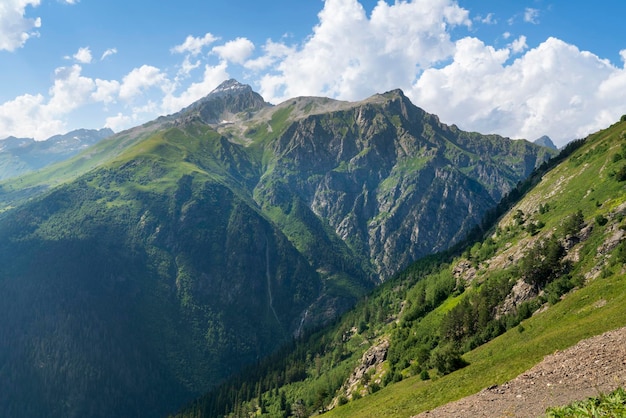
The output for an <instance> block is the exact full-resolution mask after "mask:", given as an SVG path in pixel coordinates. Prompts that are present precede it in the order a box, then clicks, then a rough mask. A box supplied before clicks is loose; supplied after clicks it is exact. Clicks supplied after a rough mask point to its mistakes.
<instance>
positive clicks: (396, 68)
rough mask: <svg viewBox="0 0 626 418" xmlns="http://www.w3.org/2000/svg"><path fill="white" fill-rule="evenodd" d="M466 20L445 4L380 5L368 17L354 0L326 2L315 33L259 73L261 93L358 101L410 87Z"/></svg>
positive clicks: (444, 52)
mask: <svg viewBox="0 0 626 418" xmlns="http://www.w3.org/2000/svg"><path fill="white" fill-rule="evenodd" d="M468 15H469V14H468V12H467V11H466V10H465V9H462V8H460V7H459V6H458V5H457V4H456V2H453V1H450V0H432V1H428V2H426V1H425V0H416V1H413V2H396V3H395V4H393V5H389V4H387V3H386V2H383V1H381V2H379V3H378V4H377V5H376V6H375V8H374V9H373V10H372V12H371V15H370V17H369V18H368V16H367V15H366V12H365V10H364V9H363V6H362V5H361V4H360V3H359V2H358V1H357V0H327V1H326V2H325V3H324V8H323V10H322V11H321V12H320V13H319V24H318V25H316V26H315V28H314V29H313V33H312V35H311V36H310V37H309V38H307V40H306V41H305V43H304V44H303V45H302V46H301V47H299V48H298V49H297V50H296V51H293V52H292V51H290V52H289V54H288V55H287V56H285V58H284V59H281V60H280V61H279V62H278V63H277V64H276V65H275V67H274V68H273V70H274V71H272V72H269V73H268V74H265V75H263V76H262V78H261V80H260V82H259V84H260V86H261V94H262V95H263V96H264V97H265V98H266V99H267V100H270V101H274V102H276V101H280V100H283V99H286V98H288V97H292V96H299V95H326V96H331V97H337V98H342V99H357V98H362V97H364V96H366V95H369V94H372V93H374V92H376V91H380V90H385V89H389V88H395V87H403V86H408V85H410V83H411V82H412V81H413V80H414V79H415V77H416V75H417V74H418V72H419V70H420V69H425V68H428V67H429V66H430V65H433V64H435V63H437V62H439V61H441V60H444V59H446V58H447V57H449V56H450V54H451V53H452V51H453V49H454V44H453V43H452V42H451V40H450V35H449V29H450V28H451V27H454V26H459V25H466V26H469V25H470V24H471V23H470V20H469V18H468ZM266 52H267V51H266ZM274 58H275V57H271V56H269V57H268V55H266V56H264V57H261V58H260V59H257V60H255V61H252V62H251V63H250V64H249V65H250V68H254V66H255V65H257V66H258V67H259V68H263V65H265V63H266V62H269V61H271V60H272V59H274ZM265 59H266V61H265Z"/></svg>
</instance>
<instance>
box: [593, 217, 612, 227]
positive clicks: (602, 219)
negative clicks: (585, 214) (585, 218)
mask: <svg viewBox="0 0 626 418" xmlns="http://www.w3.org/2000/svg"><path fill="white" fill-rule="evenodd" d="M608 221H609V220H608V219H606V218H605V217H604V216H602V215H597V216H596V223H597V224H598V225H599V226H604V225H606V223H607V222H608Z"/></svg>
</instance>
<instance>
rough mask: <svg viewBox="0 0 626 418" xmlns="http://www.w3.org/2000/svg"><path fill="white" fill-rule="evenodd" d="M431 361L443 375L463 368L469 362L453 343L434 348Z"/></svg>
mask: <svg viewBox="0 0 626 418" xmlns="http://www.w3.org/2000/svg"><path fill="white" fill-rule="evenodd" d="M431 361H432V363H433V366H434V367H435V368H436V369H437V371H438V372H439V373H440V374H442V375H446V374H448V373H452V372H453V371H455V370H459V369H462V368H463V367H465V366H467V365H468V364H469V363H468V362H467V361H465V360H464V359H463V357H461V353H460V351H459V350H457V349H456V348H454V347H453V346H452V345H446V346H444V347H441V348H437V349H435V350H433V353H432V355H431Z"/></svg>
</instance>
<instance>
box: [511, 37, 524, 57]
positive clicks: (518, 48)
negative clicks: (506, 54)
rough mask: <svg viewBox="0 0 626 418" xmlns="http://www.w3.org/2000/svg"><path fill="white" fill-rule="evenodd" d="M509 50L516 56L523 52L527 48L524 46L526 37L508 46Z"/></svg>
mask: <svg viewBox="0 0 626 418" xmlns="http://www.w3.org/2000/svg"><path fill="white" fill-rule="evenodd" d="M509 48H510V49H511V51H513V52H514V53H516V54H519V53H520V52H524V51H525V50H526V49H527V48H528V45H527V44H526V37H525V36H524V35H522V36H520V37H519V38H517V39H516V40H514V41H513V42H511V44H509Z"/></svg>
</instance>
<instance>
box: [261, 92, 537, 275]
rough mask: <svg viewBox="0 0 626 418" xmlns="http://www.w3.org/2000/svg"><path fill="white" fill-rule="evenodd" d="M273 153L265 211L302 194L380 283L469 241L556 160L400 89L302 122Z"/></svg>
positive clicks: (263, 183) (277, 143)
mask: <svg viewBox="0 0 626 418" xmlns="http://www.w3.org/2000/svg"><path fill="white" fill-rule="evenodd" d="M294 113H295V112H294ZM270 146H271V148H272V155H273V156H275V158H276V162H275V164H273V165H271V167H270V170H268V171H267V172H266V173H265V174H264V175H263V176H262V177H261V180H260V183H259V184H258V185H257V193H256V196H257V201H258V202H259V204H261V205H262V206H263V205H267V206H273V205H275V203H276V202H275V201H272V200H264V199H265V198H264V197H263V196H268V193H267V191H268V190H275V191H276V193H269V195H272V196H274V198H275V195H280V196H282V197H283V198H287V196H289V195H291V196H297V197H298V198H299V199H301V200H302V201H303V202H305V203H306V204H307V206H308V207H309V208H310V209H311V211H313V213H315V215H317V216H319V217H320V218H321V219H322V220H323V221H324V222H326V223H327V224H328V225H329V226H330V227H331V228H332V229H333V230H334V232H335V234H336V235H337V236H338V237H340V238H341V239H342V240H343V241H344V242H345V243H346V245H347V246H348V247H349V249H350V250H352V251H353V252H354V253H356V254H360V255H361V256H364V257H365V259H366V260H367V263H368V265H369V266H370V267H371V268H372V270H373V271H374V272H375V273H376V274H377V275H380V277H381V278H382V279H385V278H387V277H389V276H391V275H392V274H394V273H395V272H397V271H398V270H399V269H401V268H402V267H404V266H406V265H408V263H410V262H411V261H413V260H415V259H417V258H419V257H421V256H424V255H426V254H429V253H432V252H433V251H439V250H443V249H445V248H447V247H449V246H450V245H452V244H454V243H455V242H457V241H458V240H459V239H461V238H463V236H464V235H465V234H466V233H467V232H468V231H469V229H470V228H471V227H472V226H473V225H475V224H476V223H478V222H479V221H480V219H481V218H482V216H483V215H484V214H485V212H486V211H487V210H488V209H490V208H492V207H493V206H494V205H495V204H496V203H497V202H498V201H499V200H500V199H501V198H502V197H503V196H504V195H505V194H506V193H507V192H508V191H510V190H511V188H512V187H513V186H514V185H515V184H516V183H517V182H518V181H519V180H520V179H523V178H525V177H526V176H528V175H529V174H530V172H532V170H533V169H534V168H535V167H536V166H537V165H539V164H540V163H542V162H543V161H544V160H545V158H547V156H548V155H549V153H548V152H547V151H546V150H545V149H544V148H541V147H537V146H534V145H532V144H530V143H528V142H526V141H511V140H508V139H505V138H501V137H498V136H482V135H479V134H475V133H467V132H463V131H461V130H459V129H458V128H456V127H454V126H452V127H448V126H446V125H444V124H442V123H440V122H439V120H438V119H437V118H436V117H435V116H432V115H428V114H427V113H426V112H424V111H423V110H421V109H419V108H417V107H415V106H414V105H413V104H411V102H410V101H409V100H408V99H407V98H406V97H405V96H404V95H403V94H402V92H401V91H392V92H390V93H387V94H385V95H378V96H374V97H373V98H371V99H368V100H366V101H364V102H360V103H356V104H353V105H352V106H344V108H343V109H341V110H336V111H333V112H328V113H317V114H312V115H305V116H301V117H295V118H294V120H293V121H292V122H291V123H290V124H288V125H287V127H286V128H285V129H284V131H283V132H282V133H280V135H278V136H277V138H276V140H275V141H273V142H271V145H270ZM260 190H263V191H265V192H263V193H259V191H260ZM278 190H280V191H278ZM288 200H290V198H289V199H288Z"/></svg>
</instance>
